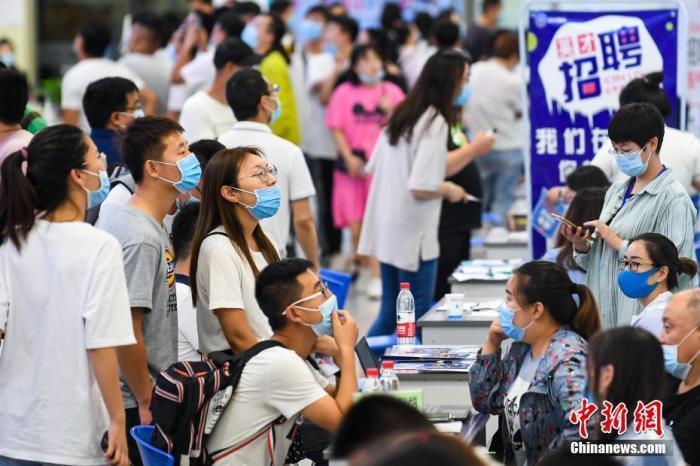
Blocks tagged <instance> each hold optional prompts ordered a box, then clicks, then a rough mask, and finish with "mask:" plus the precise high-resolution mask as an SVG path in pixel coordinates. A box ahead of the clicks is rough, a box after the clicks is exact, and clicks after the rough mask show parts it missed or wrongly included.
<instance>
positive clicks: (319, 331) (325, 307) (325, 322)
mask: <svg viewBox="0 0 700 466" xmlns="http://www.w3.org/2000/svg"><path fill="white" fill-rule="evenodd" d="M320 294H321V293H320V292H319V293H316V294H314V295H312V296H309V297H308V298H304V299H300V300H299V301H296V302H295V303H292V306H296V307H297V308H299V309H303V310H305V311H314V312H320V313H321V317H322V320H321V322H319V323H317V324H307V325H309V326H310V327H311V328H312V330H313V331H314V333H315V334H316V336H318V337H322V336H333V320H332V318H331V316H332V315H333V313H334V312H337V311H338V298H336V297H335V295H332V296H331V297H330V298H328V299H327V300H325V301H324V302H323V303H322V304H321V305H320V306H319V307H318V309H314V308H310V307H303V306H298V303H302V302H304V301H308V300H310V299H314V298H316V297H318V296H319V295H320Z"/></svg>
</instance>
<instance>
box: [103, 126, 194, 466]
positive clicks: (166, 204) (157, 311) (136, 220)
mask: <svg viewBox="0 0 700 466" xmlns="http://www.w3.org/2000/svg"><path fill="white" fill-rule="evenodd" d="M182 132H183V130H182V127H181V126H180V125H178V124H177V123H176V122H174V121H172V120H169V119H167V118H161V117H144V118H139V119H137V120H135V121H134V122H133V123H131V125H129V127H128V128H127V130H126V133H125V134H124V140H123V142H122V157H123V158H124V162H125V163H126V165H127V167H128V168H129V172H130V173H131V176H132V177H133V179H134V181H135V182H136V192H135V193H134V195H133V196H131V197H130V198H129V200H128V201H127V202H126V203H125V204H123V205H120V204H106V205H103V206H102V208H101V209H100V216H99V219H98V221H97V226H98V228H101V229H102V230H104V231H106V232H108V233H110V234H111V235H112V236H114V237H115V238H117V240H119V243H120V244H121V247H122V255H123V260H124V272H125V275H126V277H127V288H128V291H129V305H130V307H131V316H132V319H133V322H134V334H135V336H136V341H137V344H135V345H132V346H128V347H124V348H120V349H119V351H118V355H119V362H120V366H121V369H122V375H123V384H122V391H123V394H124V397H125V403H124V404H125V406H126V419H127V428H131V427H133V426H136V425H141V424H149V423H150V422H151V410H150V404H151V395H152V393H153V382H152V381H153V380H155V378H156V377H157V375H158V374H159V373H160V372H161V371H164V370H165V369H167V368H168V367H170V365H171V364H173V363H174V362H176V361H177V343H178V322H177V321H178V318H177V316H178V313H177V296H176V291H175V257H174V254H173V252H172V246H171V245H170V238H169V234H168V231H167V230H166V228H165V225H164V219H165V216H166V215H167V214H168V212H170V211H171V209H172V208H173V205H174V204H175V201H176V199H177V197H178V195H180V194H181V193H186V192H190V191H192V190H193V189H194V188H195V187H196V186H197V183H198V182H199V178H200V177H201V174H202V169H201V167H200V165H199V162H198V161H197V158H196V157H195V155H194V154H192V153H191V152H190V150H189V148H188V147H187V141H185V138H184V137H183V135H182ZM129 439H131V437H130V436H129ZM130 442H133V440H130ZM129 453H130V459H131V461H132V463H134V464H135V465H137V466H138V465H140V464H141V458H140V456H139V454H138V449H137V447H136V444H135V442H133V443H130V446H129Z"/></svg>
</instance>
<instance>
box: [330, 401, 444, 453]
mask: <svg viewBox="0 0 700 466" xmlns="http://www.w3.org/2000/svg"><path fill="white" fill-rule="evenodd" d="M421 431H427V432H432V431H435V427H434V426H433V425H432V424H431V423H430V421H429V420H428V419H427V418H426V417H425V416H424V415H423V413H421V412H419V411H417V410H416V409H415V408H414V407H412V406H411V405H409V404H408V403H406V402H405V401H403V400H400V399H397V398H394V397H392V396H388V395H372V396H367V397H363V398H362V399H361V400H360V401H358V402H357V403H355V404H354V405H353V406H352V408H350V411H348V413H347V414H346V415H345V417H344V418H343V422H342V423H341V424H340V427H339V428H338V432H337V433H336V435H335V439H334V440H333V446H332V451H333V458H335V459H340V458H347V457H349V456H350V454H352V453H353V452H355V451H357V450H358V449H359V448H361V447H364V446H367V445H369V444H371V443H372V442H373V441H375V440H378V439H380V438H382V437H385V436H387V435H390V434H395V433H399V432H421Z"/></svg>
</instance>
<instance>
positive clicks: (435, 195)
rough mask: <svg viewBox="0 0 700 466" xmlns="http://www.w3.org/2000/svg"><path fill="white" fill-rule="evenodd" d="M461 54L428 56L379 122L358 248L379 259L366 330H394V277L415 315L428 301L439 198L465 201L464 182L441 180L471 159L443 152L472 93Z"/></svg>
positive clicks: (432, 284) (434, 263) (434, 265)
mask: <svg viewBox="0 0 700 466" xmlns="http://www.w3.org/2000/svg"><path fill="white" fill-rule="evenodd" d="M468 80H469V64H468V62H467V59H466V58H465V56H464V55H462V54H461V53H459V52H455V51H440V52H438V53H436V54H435V55H433V56H432V57H430V59H429V60H428V62H427V63H426V64H425V67H424V68H423V72H422V73H421V75H420V77H419V78H418V81H417V82H416V85H415V86H414V87H413V88H412V89H411V91H410V92H409V93H408V95H407V96H406V100H404V101H403V102H401V103H400V104H399V105H398V106H397V107H396V109H395V110H394V112H393V113H392V115H391V117H390V118H389V123H388V125H387V127H386V128H385V129H384V130H382V132H381V135H380V136H379V140H378V141H377V144H376V146H375V148H374V153H373V155H372V157H371V158H370V163H369V165H368V166H367V171H368V172H370V173H371V174H372V181H371V186H370V190H369V199H368V201H367V207H366V210H365V213H364V220H363V223H362V232H361V234H360V243H359V247H358V252H359V254H361V255H364V256H370V257H376V258H377V259H378V260H379V263H380V270H381V279H382V304H381V308H380V311H379V315H378V316H377V319H376V320H375V322H374V325H373V326H372V328H371V329H370V330H369V335H385V334H389V333H393V332H394V329H395V326H396V307H395V306H396V296H397V294H398V293H399V284H400V283H401V282H409V283H410V284H411V292H412V293H413V296H414V298H415V302H416V319H418V318H419V317H420V316H422V315H423V314H424V313H425V312H427V311H428V309H430V306H431V303H432V299H433V293H434V291H435V280H436V277H437V262H438V261H437V259H438V256H439V249H440V246H439V243H438V226H439V223H440V208H441V206H442V200H443V199H447V200H448V201H449V202H466V199H467V195H466V192H465V191H464V189H463V188H462V187H461V186H459V185H457V184H455V183H453V182H451V181H445V177H446V176H452V175H454V174H456V173H457V172H459V171H460V170H461V169H462V168H464V166H466V164H467V163H468V162H469V161H471V160H467V158H468V157H467V156H469V157H472V155H471V154H467V153H463V152H457V151H455V155H454V157H453V156H452V154H450V155H449V156H448V153H447V138H448V134H449V129H450V126H453V125H456V124H458V123H459V119H460V112H459V108H460V107H461V106H462V105H464V102H465V101H466V99H467V98H468V96H469V92H470V91H469V87H468V85H467V82H468Z"/></svg>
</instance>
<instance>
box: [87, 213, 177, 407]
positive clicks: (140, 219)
mask: <svg viewBox="0 0 700 466" xmlns="http://www.w3.org/2000/svg"><path fill="white" fill-rule="evenodd" d="M97 227H98V228H100V229H102V230H104V231H106V232H108V233H110V234H112V235H113V236H114V237H115V238H117V240H118V241H119V243H120V244H121V247H122V254H123V256H124V274H125V275H126V285H127V288H128V291H129V304H130V306H131V307H132V308H135V307H139V308H145V309H146V315H145V316H144V319H143V336H144V340H145V344H146V353H147V358H148V372H149V373H150V374H151V377H153V378H154V379H155V377H156V376H157V375H158V373H160V372H161V371H164V370H165V369H167V368H168V367H169V366H170V365H171V364H173V363H174V362H177V336H178V334H177V296H176V295H175V260H174V255H173V253H172V249H171V247H170V241H169V239H168V233H167V231H166V230H165V227H163V225H161V224H159V223H158V222H156V220H155V219H154V218H153V217H151V216H150V215H148V214H147V213H145V212H143V211H141V210H138V209H134V208H133V207H131V206H129V205H125V206H120V205H116V204H107V205H104V206H102V208H101V210H100V218H99V220H98V222H97ZM121 385H122V394H123V395H124V406H125V407H126V408H134V407H136V401H135V400H134V398H133V396H132V395H131V392H130V391H129V389H128V387H127V386H126V383H125V382H124V380H122V384H121Z"/></svg>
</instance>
